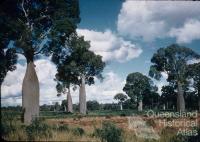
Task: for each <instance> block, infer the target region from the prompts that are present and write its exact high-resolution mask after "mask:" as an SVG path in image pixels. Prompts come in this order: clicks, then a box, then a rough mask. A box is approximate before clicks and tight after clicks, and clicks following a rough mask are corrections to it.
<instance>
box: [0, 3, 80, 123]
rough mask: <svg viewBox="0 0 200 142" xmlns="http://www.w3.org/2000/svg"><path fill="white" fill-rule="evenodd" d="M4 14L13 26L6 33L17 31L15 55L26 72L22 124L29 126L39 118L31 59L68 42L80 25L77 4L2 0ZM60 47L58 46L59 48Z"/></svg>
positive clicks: (23, 89)
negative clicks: (20, 57) (23, 65)
mask: <svg viewBox="0 0 200 142" xmlns="http://www.w3.org/2000/svg"><path fill="white" fill-rule="evenodd" d="M2 5H3V7H4V8H3V11H5V13H6V15H8V16H9V17H11V18H10V19H11V20H12V21H13V23H15V26H13V27H11V28H10V29H9V30H13V31H17V34H18V38H17V39H16V40H15V41H14V47H15V48H16V51H17V53H20V54H22V55H24V56H25V58H26V61H27V69H26V73H25V77H24V80H23V84H22V107H23V113H24V122H25V123H27V124H29V123H30V122H31V121H32V118H33V117H34V116H38V115H39V81H38V78H37V74H36V71H35V65H34V59H35V57H36V56H37V55H51V53H52V52H53V53H54V54H56V52H55V51H54V50H55V49H56V48H58V46H52V45H54V44H55V38H56V39H57V40H56V44H59V42H60V41H62V40H65V39H66V38H69V36H70V35H71V34H72V33H73V32H74V31H75V29H76V25H75V24H76V23H78V22H79V8H78V1H77V0H31V1H30V0H16V1H11V0H5V1H4V2H2ZM60 47H62V46H59V48H60ZM57 54H59V53H57Z"/></svg>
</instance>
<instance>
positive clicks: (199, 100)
mask: <svg viewBox="0 0 200 142" xmlns="http://www.w3.org/2000/svg"><path fill="white" fill-rule="evenodd" d="M198 106H199V112H200V89H198Z"/></svg>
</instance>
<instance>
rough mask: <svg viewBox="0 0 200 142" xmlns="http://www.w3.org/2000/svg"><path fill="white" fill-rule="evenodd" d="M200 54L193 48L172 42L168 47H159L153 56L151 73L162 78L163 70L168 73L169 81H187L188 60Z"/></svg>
mask: <svg viewBox="0 0 200 142" xmlns="http://www.w3.org/2000/svg"><path fill="white" fill-rule="evenodd" d="M198 58H200V55H199V54H197V53H195V52H194V51H193V50H192V49H190V48H187V47H184V46H179V45H178V44H172V45H170V46H168V47H166V48H160V49H158V51H157V53H155V54H154V55H153V57H152V58H151V62H152V63H153V65H152V66H151V67H150V71H149V75H150V76H151V77H153V78H156V79H160V77H161V74H160V73H161V72H165V73H167V74H168V78H167V81H169V82H174V81H177V80H178V81H181V82H182V83H183V82H185V81H186V73H187V70H186V69H187V62H188V61H190V60H192V59H198Z"/></svg>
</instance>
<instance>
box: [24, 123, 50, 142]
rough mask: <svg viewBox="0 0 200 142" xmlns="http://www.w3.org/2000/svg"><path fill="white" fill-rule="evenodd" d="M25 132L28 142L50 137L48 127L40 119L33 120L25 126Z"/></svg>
mask: <svg viewBox="0 0 200 142" xmlns="http://www.w3.org/2000/svg"><path fill="white" fill-rule="evenodd" d="M25 130H26V134H27V137H28V139H29V140H36V139H37V138H50V137H52V132H51V130H50V127H49V126H48V125H47V124H45V123H44V122H43V121H42V120H40V119H35V120H33V121H32V123H31V124H30V125H29V126H27V127H26V129H25Z"/></svg>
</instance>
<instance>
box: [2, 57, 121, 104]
mask: <svg viewBox="0 0 200 142" xmlns="http://www.w3.org/2000/svg"><path fill="white" fill-rule="evenodd" d="M21 60H24V59H23V58H22V59H21ZM35 65H36V68H35V69H36V73H37V75H38V79H39V84H40V105H42V104H54V103H55V102H59V103H61V101H62V100H63V99H66V95H62V96H61V97H57V91H56V82H55V81H54V80H53V79H54V78H55V77H54V76H55V74H56V67H55V65H54V64H53V63H52V62H51V61H50V60H49V59H40V60H37V61H35ZM25 71H26V64H25V65H22V64H20V63H18V64H17V69H16V70H15V71H13V72H8V74H7V76H6V78H5V80H4V82H3V84H2V89H1V90H2V94H1V104H2V106H16V105H22V94H21V89H22V82H23V78H24V75H25ZM104 77H105V79H104V80H103V82H99V81H98V80H97V79H95V82H96V83H95V84H94V85H91V86H88V85H86V93H87V100H97V101H99V102H101V103H106V102H110V103H111V102H113V96H114V95H115V94H116V93H118V92H122V88H123V86H124V81H123V79H121V78H120V77H119V76H118V75H117V74H116V73H114V72H113V71H108V72H106V73H104ZM71 90H72V89H71ZM78 91H79V89H77V90H76V91H71V93H72V99H73V103H78V101H79V98H78V97H79V92H78Z"/></svg>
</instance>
